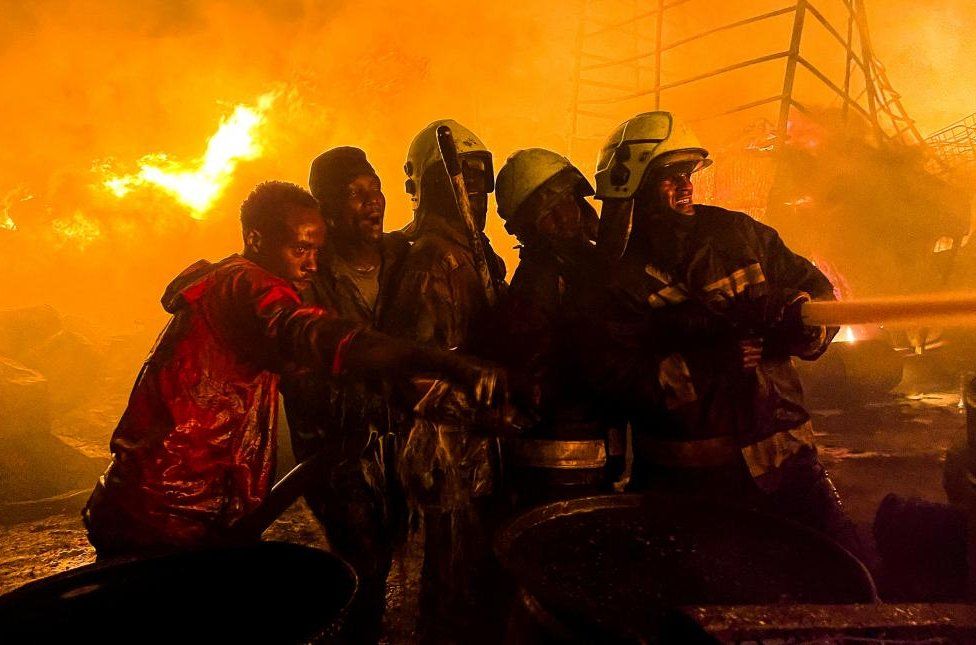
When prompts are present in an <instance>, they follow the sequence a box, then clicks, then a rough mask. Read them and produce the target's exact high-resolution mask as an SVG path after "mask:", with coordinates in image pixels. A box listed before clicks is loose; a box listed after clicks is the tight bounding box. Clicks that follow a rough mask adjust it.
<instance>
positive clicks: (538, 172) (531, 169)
mask: <svg viewBox="0 0 976 645" xmlns="http://www.w3.org/2000/svg"><path fill="white" fill-rule="evenodd" d="M559 175H563V176H565V177H566V183H567V184H568V185H573V184H575V187H576V189H577V190H578V193H577V194H578V195H580V196H581V197H585V196H588V195H592V194H593V186H592V185H590V182H589V181H587V179H586V177H584V176H583V173H581V172H580V171H579V169H577V168H576V166H574V165H573V164H572V162H570V160H569V159H567V158H566V157H564V156H562V155H560V154H557V153H555V152H552V151H551V150H544V149H542V148H528V149H527V150H517V151H516V152H514V153H512V155H511V156H510V157H509V158H508V160H507V161H506V162H505V165H504V166H502V169H501V170H499V171H498V179H497V180H495V187H496V191H495V200H496V201H497V202H498V215H499V217H501V218H502V219H503V220H505V221H506V222H509V221H511V220H512V218H514V217H515V216H516V214H517V213H518V210H519V208H521V207H522V205H523V204H524V203H525V202H526V200H528V198H529V197H531V196H532V194H533V193H535V192H536V191H537V190H539V189H540V188H541V187H542V186H543V185H545V184H546V183H548V182H550V181H551V180H552V179H554V178H555V177H557V176H559Z"/></svg>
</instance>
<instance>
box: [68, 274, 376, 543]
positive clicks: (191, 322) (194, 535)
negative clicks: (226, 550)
mask: <svg viewBox="0 0 976 645" xmlns="http://www.w3.org/2000/svg"><path fill="white" fill-rule="evenodd" d="M162 304H163V307H164V308H165V309H166V311H168V312H170V313H172V314H173V318H172V319H171V321H170V323H169V324H168V325H167V327H166V329H165V330H164V331H163V333H162V335H161V336H160V338H159V340H158V341H157V343H156V345H155V347H154V348H153V349H152V351H151V353H150V355H149V358H148V359H147V360H146V362H145V364H144V365H143V367H142V370H141V372H140V373H139V376H138V378H137V379H136V383H135V386H134V387H133V390H132V394H131V395H130V398H129V404H128V407H127V408H126V410H125V413H124V414H123V415H122V419H121V420H120V421H119V425H118V427H117V428H116V429H115V432H114V434H113V435H112V441H111V444H110V448H111V452H112V463H111V465H110V466H109V468H108V470H107V471H106V472H105V474H104V475H103V476H102V477H101V479H100V480H99V482H98V484H97V485H96V487H95V490H94V492H93V493H92V496H91V499H90V500H89V502H88V505H87V506H86V508H85V510H84V512H83V515H84V519H85V523H86V525H87V526H88V529H89V536H90V539H91V541H92V544H94V545H95V547H96V548H97V549H99V551H100V552H113V551H115V552H118V551H133V550H140V549H144V548H153V547H166V546H179V547H187V546H197V545H204V544H211V543H214V542H219V541H220V539H221V533H222V531H223V530H224V529H226V528H227V527H228V526H230V525H231V524H233V523H234V522H235V521H236V520H238V519H240V518H241V517H242V516H243V515H244V514H246V513H248V512H249V511H252V510H253V509H254V508H255V507H257V506H258V504H260V503H261V501H262V500H263V499H264V498H265V496H266V494H267V492H268V489H269V487H270V484H271V483H272V480H273V475H274V472H273V471H274V464H275V445H276V439H275V427H276V417H277V409H278V406H277V401H278V379H279V376H278V375H279V373H281V372H282V371H285V370H288V369H294V368H296V367H305V368H312V369H316V370H321V371H333V372H338V371H340V370H341V367H342V354H343V349H344V348H345V347H346V346H347V345H348V342H349V341H350V340H351V339H352V337H353V336H354V335H355V334H356V333H357V331H358V329H359V327H358V326H357V324H356V323H353V322H348V321H342V320H337V319H335V318H334V317H331V316H329V315H328V314H327V313H326V312H325V310H324V309H321V308H317V307H307V306H303V305H302V304H301V300H300V298H299V295H298V293H297V292H296V291H295V288H294V287H293V286H292V285H291V283H289V282H287V281H286V280H283V279H281V278H279V277H277V276H275V275H273V274H272V273H269V272H268V271H266V270H265V269H263V268H261V267H260V266H258V265H257V264H254V263H253V262H251V261H249V260H246V259H244V258H243V257H241V256H238V255H233V256H231V257H229V258H227V259H225V260H223V261H221V262H219V263H217V264H211V263H209V262H206V261H203V260H201V261H200V262H197V263H196V264H194V265H192V266H190V267H189V268H187V269H186V270H185V271H183V273H181V274H180V275H179V276H178V277H177V278H176V279H175V280H174V281H173V282H172V283H171V284H170V285H169V287H168V288H167V289H166V293H165V294H164V296H163V299H162Z"/></svg>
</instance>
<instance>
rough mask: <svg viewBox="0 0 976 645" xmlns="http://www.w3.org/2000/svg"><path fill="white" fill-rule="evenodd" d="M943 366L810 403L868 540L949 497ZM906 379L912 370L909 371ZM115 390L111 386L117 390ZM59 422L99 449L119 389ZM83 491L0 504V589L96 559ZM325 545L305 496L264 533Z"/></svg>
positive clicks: (953, 432) (408, 626) (410, 571)
mask: <svg viewBox="0 0 976 645" xmlns="http://www.w3.org/2000/svg"><path fill="white" fill-rule="evenodd" d="M950 372H951V370H950V371H946V370H942V371H941V372H937V373H936V374H935V376H934V377H933V376H932V375H931V374H930V375H927V376H925V375H923V377H919V376H918V375H915V376H914V378H911V379H909V380H911V381H914V383H915V384H914V385H905V384H903V385H902V386H901V390H902V391H901V392H899V393H895V394H884V395H876V396H873V397H871V398H869V399H867V400H860V401H858V402H857V403H856V404H848V405H843V406H842V405H832V404H830V403H827V402H823V401H821V402H813V405H812V407H813V409H814V423H815V429H816V432H817V435H818V436H817V439H818V443H819V444H820V446H821V455H822V457H823V460H824V462H825V464H826V466H827V468H828V469H829V470H830V472H831V474H832V476H833V478H834V481H835V483H836V485H837V487H838V489H839V491H840V494H841V495H842V497H843V499H844V502H845V504H846V507H847V509H848V511H849V513H850V515H851V516H852V518H853V519H854V521H855V522H856V523H857V526H858V530H859V532H860V533H861V536H862V539H863V540H864V541H865V544H871V543H872V542H873V539H872V537H871V524H872V522H873V519H874V514H875V512H876V510H877V508H878V505H879V503H880V501H881V499H882V498H884V496H885V495H887V494H888V493H890V492H895V493H897V494H899V495H902V496H905V497H919V498H922V499H925V500H929V501H934V502H945V501H946V496H945V493H944V491H943V488H942V467H943V463H944V460H945V451H946V448H947V447H948V446H950V445H951V444H953V443H956V442H959V441H961V440H962V439H963V438H964V436H965V431H964V427H965V416H964V412H963V410H962V409H961V408H959V407H958V403H959V392H958V383H959V377H958V375H957V373H950ZM910 376H911V375H910ZM115 389H117V388H115ZM94 401H97V403H94V402H93V403H90V404H88V405H86V406H82V407H81V408H79V409H78V410H76V411H75V412H73V413H72V414H71V415H67V416H66V417H65V418H61V419H59V420H58V421H57V422H56V423H55V427H54V433H55V435H56V436H57V437H59V438H60V439H61V440H62V441H65V442H67V443H69V444H70V445H72V446H73V447H75V448H77V449H80V450H82V451H83V452H85V453H88V454H89V455H91V456H99V455H101V456H104V452H102V451H104V446H106V445H107V440H108V436H109V434H110V432H111V429H112V424H113V423H114V418H115V416H117V414H118V412H119V411H121V409H122V407H123V406H124V396H119V395H116V396H115V397H96V398H95V399H94ZM86 496H87V490H84V491H79V492H78V493H77V494H75V495H74V496H69V497H67V498H65V499H55V500H48V501H46V502H45V503H44V504H36V503H34V504H20V505H17V504H4V505H0V593H2V592H6V591H10V590H12V589H14V588H16V587H18V586H21V585H23V584H26V583H28V582H30V581H32V580H36V579H38V578H42V577H44V576H48V575H51V574H54V573H58V572H61V571H65V570H67V569H70V568H74V567H78V566H82V565H85V564H88V563H90V562H92V561H94V551H93V550H92V549H91V547H90V546H89V545H88V543H87V541H86V539H85V535H84V531H83V529H82V526H81V521H80V517H79V515H78V510H79V509H80V506H81V505H82V504H83V502H84V499H85V497H86ZM266 537H267V538H269V539H275V540H286V541H291V542H298V543H301V544H307V545H312V546H316V547H321V548H326V547H327V540H326V538H325V535H324V533H323V532H322V530H321V529H320V528H319V527H318V525H317V524H316V522H315V521H314V519H313V517H312V516H311V513H310V512H309V511H308V509H307V508H306V507H305V505H304V504H303V503H299V504H296V505H295V506H293V507H292V508H291V509H289V511H288V512H287V513H286V514H285V515H284V516H283V517H282V518H281V519H279V520H278V521H277V522H276V523H275V524H274V526H273V527H272V528H271V530H270V531H269V532H268V533H267V534H266ZM418 546H419V543H418V541H417V540H416V539H414V540H413V541H412V542H411V543H410V544H409V545H408V546H407V548H406V552H405V554H401V555H400V557H399V558H398V559H397V562H396V563H395V565H394V569H393V571H392V572H391V575H390V579H389V583H390V584H389V587H388V592H387V601H388V616H387V620H386V623H387V624H386V626H385V630H384V631H385V637H384V640H385V642H389V643H407V642H411V641H412V640H413V638H412V635H413V630H414V624H415V617H416V603H417V588H418V578H419V569H420V554H419V548H418Z"/></svg>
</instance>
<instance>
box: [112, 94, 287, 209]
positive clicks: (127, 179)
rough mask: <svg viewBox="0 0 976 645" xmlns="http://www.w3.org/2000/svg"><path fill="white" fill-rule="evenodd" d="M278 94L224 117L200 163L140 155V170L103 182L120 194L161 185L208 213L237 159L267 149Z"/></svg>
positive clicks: (270, 95) (177, 198)
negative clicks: (264, 136) (264, 132)
mask: <svg viewBox="0 0 976 645" xmlns="http://www.w3.org/2000/svg"><path fill="white" fill-rule="evenodd" d="M277 97H278V93H277V92H276V91H272V92H267V93H265V94H262V95H261V96H260V97H258V99H257V101H256V102H255V103H254V105H253V106H248V105H244V104H240V105H237V106H236V107H235V108H234V111H233V113H232V114H231V115H230V116H229V117H227V118H224V119H222V120H221V122H220V127H218V128H217V132H215V133H214V135H213V136H212V137H210V140H209V141H208V142H207V151H206V152H205V153H204V155H203V157H202V158H200V159H198V160H196V161H195V162H194V163H191V164H180V163H178V162H176V161H173V160H171V159H169V157H167V156H166V154H165V153H154V154H149V155H146V156H144V157H143V158H142V159H140V160H139V172H137V173H135V174H130V175H121V176H119V175H112V176H110V177H109V178H108V179H106V180H104V181H103V182H102V185H103V186H105V188H107V189H108V190H109V191H111V192H112V193H113V194H115V196H116V197H119V198H121V197H125V196H126V195H128V194H129V193H130V192H132V190H133V189H135V188H137V187H142V186H150V187H155V188H157V189H159V190H162V191H164V192H166V193H167V194H169V195H170V196H172V197H174V198H175V199H176V200H177V201H178V202H180V203H181V204H183V205H184V206H186V207H187V208H188V209H189V210H190V216H191V217H193V218H194V219H203V218H204V216H205V215H206V213H207V211H209V210H210V209H211V208H212V207H213V205H214V203H215V202H216V201H217V199H218V198H219V197H220V196H221V194H223V192H224V189H226V188H227V186H228V184H230V181H231V179H232V178H233V176H234V170H235V169H236V168H237V164H238V163H239V162H241V161H245V160H248V159H255V158H257V157H259V156H260V155H261V153H262V152H263V151H264V146H263V145H262V143H261V141H260V140H259V139H258V134H259V133H260V129H261V126H263V125H265V124H266V119H265V114H266V113H267V111H268V110H269V109H270V108H271V105H272V104H273V103H274V101H275V99H276V98H277Z"/></svg>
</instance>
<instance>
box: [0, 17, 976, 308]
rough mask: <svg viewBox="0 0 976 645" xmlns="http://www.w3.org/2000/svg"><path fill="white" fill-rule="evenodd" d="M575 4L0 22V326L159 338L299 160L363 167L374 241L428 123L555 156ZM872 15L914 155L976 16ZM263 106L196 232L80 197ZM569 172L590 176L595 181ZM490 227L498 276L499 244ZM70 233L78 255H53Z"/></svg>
mask: <svg viewBox="0 0 976 645" xmlns="http://www.w3.org/2000/svg"><path fill="white" fill-rule="evenodd" d="M823 1H824V2H830V1H835V0H823ZM579 4H580V0H577V1H576V2H542V1H540V0H524V1H522V2H519V3H493V2H484V1H480V2H446V1H444V0H437V1H435V2H424V3H412V4H404V3H400V2H393V1H392V0H375V1H371V2H355V3H352V2H348V3H346V2H312V1H310V0H309V1H302V0H290V1H283V2H274V3H265V2H259V1H257V0H249V1H241V2H231V1H229V0H228V1H225V2H203V1H199V2H195V1H191V0H183V1H173V0H154V1H147V2H140V3H128V2H121V1H110V0H87V1H77V2H63V3H62V2H49V1H34V2H31V1H26V2H13V1H6V2H4V3H3V7H2V9H3V12H4V16H5V20H4V21H3V22H0V70H2V74H3V78H4V79H5V101H4V108H3V109H4V117H5V118H4V119H2V120H0V137H2V141H3V142H4V145H3V146H0V198H2V202H0V203H2V205H3V207H4V210H3V211H0V254H2V257H3V258H4V260H5V262H4V266H3V267H0V280H2V281H3V284H4V285H5V288H4V290H3V291H2V292H0V293H2V295H0V308H6V307H14V306H21V305H26V304H37V303H40V302H50V303H51V304H54V305H55V306H58V307H59V308H63V309H65V310H66V311H72V312H77V313H83V314H85V315H89V316H91V317H93V318H100V319H103V320H105V321H106V322H112V323H114V324H117V325H119V326H124V325H127V324H131V321H134V320H143V321H146V322H147V324H151V325H155V324H156V323H157V322H158V320H160V319H161V318H162V316H163V314H162V313H161V311H160V310H159V307H158V297H159V294H160V292H161V291H162V289H163V287H164V286H165V284H166V282H167V281H168V280H169V278H170V277H172V276H173V275H174V274H175V273H177V272H178V271H179V270H180V269H182V268H183V267H184V266H185V265H187V264H188V263H190V262H192V261H194V260H196V259H198V258H200V257H206V258H211V259H218V258H220V257H222V256H223V255H226V254H227V253H230V252H233V251H236V250H237V249H238V246H239V233H238V230H237V229H238V225H237V217H236V216H237V209H238V206H239V204H240V202H241V200H242V199H243V197H244V196H245V195H246V194H247V192H248V191H249V190H250V189H251V188H252V187H253V186H254V184H256V183H257V182H259V181H261V180H264V179H271V178H276V179H286V180H291V181H295V182H298V183H303V184H304V182H305V180H306V178H307V167H308V162H309V160H310V159H312V158H313V157H314V156H315V155H316V154H318V153H319V152H321V151H322V150H324V149H326V148H328V147H331V146H334V145H358V146H361V147H363V148H364V149H365V150H366V151H367V153H368V155H369V157H370V159H371V161H372V162H373V163H374V165H375V166H376V168H377V170H378V171H379V173H380V175H381V178H382V179H383V181H384V188H385V192H386V194H387V198H388V203H389V206H388V212H387V221H388V227H389V228H393V227H399V226H401V225H402V224H404V223H405V222H406V221H407V219H408V217H409V205H408V201H407V198H406V195H405V194H404V192H403V173H402V164H403V160H404V155H405V152H406V148H407V145H408V143H409V141H410V139H411V138H412V136H413V135H414V134H415V133H416V132H417V131H418V130H419V129H420V128H422V127H423V126H424V125H425V124H426V123H428V122H429V121H431V120H433V119H435V118H440V117H453V118H455V119H457V120H459V121H461V122H462V123H464V124H466V125H468V126H469V127H471V128H472V129H474V130H475V131H476V132H477V133H478V134H479V135H480V136H481V137H482V138H483V139H484V141H485V142H486V143H487V144H488V146H489V147H490V148H491V149H492V150H493V152H494V153H495V160H496V168H497V167H500V166H501V164H502V162H503V161H504V159H505V158H506V157H507V156H508V154H510V153H511V152H512V151H513V150H515V149H517V148H521V147H530V146H542V147H550V148H553V149H556V150H560V151H566V149H567V146H568V144H567V133H568V130H569V106H570V102H571V97H572V84H573V56H572V49H573V44H574V42H575V41H574V39H575V37H576V30H577V25H578V21H577V16H578V13H577V12H578V9H579ZM868 10H869V17H870V21H871V26H872V36H873V39H874V45H875V49H876V51H877V54H878V56H879V58H881V60H882V61H883V62H884V63H885V64H886V66H887V68H888V72H889V76H890V78H891V81H892V83H893V84H894V85H895V86H896V88H897V89H899V90H900V91H901V93H902V95H903V100H904V103H905V105H906V107H907V108H908V109H909V111H910V113H911V114H912V116H914V118H915V119H916V120H917V121H918V123H919V127H920V130H921V131H922V132H923V133H928V132H931V131H933V130H935V129H938V128H940V127H942V126H944V125H947V124H948V123H949V122H951V121H954V120H956V119H958V118H961V117H963V116H966V115H967V114H969V113H971V112H973V111H976V93H974V92H973V91H972V84H971V82H969V80H968V79H971V78H973V77H974V74H973V72H976V69H974V67H976V62H974V61H976V45H973V44H970V42H969V34H970V33H974V32H976V3H972V2H970V1H969V0H937V1H927V2H918V1H908V0H876V1H875V2H872V3H870V4H869V6H868ZM272 91H273V92H277V93H278V98H277V99H276V101H275V105H274V109H273V110H272V111H271V112H270V113H269V115H268V119H269V126H268V129H267V131H266V132H265V135H264V136H265V139H264V140H263V142H262V145H263V154H262V156H261V157H260V158H257V159H253V160H243V161H241V162H240V163H239V164H238V166H237V167H236V169H235V171H234V175H233V178H232V179H231V180H230V181H229V184H228V186H227V190H226V192H225V193H224V194H223V196H222V197H220V198H219V199H218V200H217V201H216V202H215V204H214V208H213V210H212V212H211V214H210V215H208V219H206V220H204V221H201V222H197V221H194V220H193V219H192V218H191V217H189V216H188V215H189V213H188V211H187V209H185V208H181V207H179V206H178V205H177V204H176V203H175V202H174V201H173V200H172V198H170V197H168V196H166V195H165V194H154V193H149V192H146V193H144V194H141V195H140V196H139V197H138V198H132V199H123V200H120V199H118V198H117V197H116V196H114V195H112V194H111V193H110V192H109V191H106V190H104V189H101V190H99V189H96V188H93V186H97V185H98V184H99V181H98V179H99V177H100V175H99V171H98V169H99V168H101V169H104V168H105V167H108V166H111V167H112V168H115V169H116V172H117V173H119V174H121V173H127V172H128V173H131V172H135V171H136V170H137V164H138V162H139V160H140V159H143V158H144V157H145V156H146V155H150V154H158V153H163V154H165V155H167V157H168V158H169V159H175V160H180V161H183V162H190V161H192V160H194V159H200V158H201V157H202V156H203V155H204V153H205V151H206V146H207V140H208V138H210V137H211V136H212V135H213V134H214V132H215V131H216V130H217V127H218V125H219V124H220V122H221V120H222V119H226V118H228V116H229V115H230V114H232V112H233V111H234V107H235V106H236V105H239V104H253V103H254V102H255V101H256V100H257V98H258V97H259V96H261V95H263V94H265V93H267V92H272ZM577 161H578V162H579V163H580V165H581V167H582V168H583V170H584V172H587V173H590V174H591V173H592V171H593V168H592V167H591V166H592V163H593V160H592V159H589V158H585V159H579V160H577ZM8 218H9V221H10V222H15V227H16V230H13V229H12V227H11V226H10V225H9V224H8ZM491 219H492V220H494V221H492V222H491V223H490V224H489V234H490V236H491V237H492V239H493V240H494V241H495V243H496V246H497V247H498V248H499V250H500V251H502V252H503V254H504V255H505V256H506V259H507V260H508V261H509V264H510V265H512V264H514V261H515V257H516V256H515V254H514V252H513V251H512V250H511V246H512V240H511V239H510V238H508V237H507V236H506V235H505V234H504V231H503V230H502V228H501V226H500V223H499V222H497V220H496V219H495V218H494V217H492V218H491ZM66 227H75V228H74V229H69V228H66ZM66 230H79V231H81V232H82V233H83V234H85V235H90V236H94V237H93V239H92V240H90V241H89V242H87V243H86V244H85V245H81V244H76V243H68V242H67V241H66V240H67V238H66V237H65V233H64V231H66ZM93 231H97V234H96V233H93ZM82 246H83V247H84V248H82Z"/></svg>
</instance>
